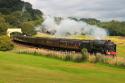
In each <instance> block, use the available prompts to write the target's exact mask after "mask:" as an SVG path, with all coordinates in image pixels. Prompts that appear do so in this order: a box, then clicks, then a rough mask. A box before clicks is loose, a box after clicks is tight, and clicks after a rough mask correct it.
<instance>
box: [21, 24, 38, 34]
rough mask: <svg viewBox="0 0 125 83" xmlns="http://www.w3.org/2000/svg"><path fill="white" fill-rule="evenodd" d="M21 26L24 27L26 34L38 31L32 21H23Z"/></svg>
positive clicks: (23, 30)
mask: <svg viewBox="0 0 125 83" xmlns="http://www.w3.org/2000/svg"><path fill="white" fill-rule="evenodd" d="M21 28H22V32H23V34H26V35H35V34H36V31H35V28H34V25H33V24H32V22H25V23H23V24H22V26H21Z"/></svg>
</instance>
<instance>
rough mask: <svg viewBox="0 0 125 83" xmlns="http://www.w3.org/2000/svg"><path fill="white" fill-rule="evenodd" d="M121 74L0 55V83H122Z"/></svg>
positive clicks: (113, 69)
mask: <svg viewBox="0 0 125 83" xmlns="http://www.w3.org/2000/svg"><path fill="white" fill-rule="evenodd" d="M124 81H125V70H124V69H122V68H117V67H110V66H105V65H102V64H90V63H73V62H65V61H60V60H56V59H50V58H46V57H41V56H33V55H26V54H20V55H19V54H15V53H10V52H8V53H5V52H0V83H83V82H84V83H124Z"/></svg>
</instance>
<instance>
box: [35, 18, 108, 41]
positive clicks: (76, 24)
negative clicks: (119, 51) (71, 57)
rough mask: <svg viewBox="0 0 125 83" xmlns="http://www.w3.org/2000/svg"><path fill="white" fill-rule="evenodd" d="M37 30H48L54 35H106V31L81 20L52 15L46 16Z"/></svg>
mask: <svg viewBox="0 0 125 83" xmlns="http://www.w3.org/2000/svg"><path fill="white" fill-rule="evenodd" d="M37 31H41V32H49V33H50V34H54V35H56V36H67V35H81V34H82V35H86V36H92V37H94V38H95V39H103V38H105V37H106V36H107V35H108V31H107V30H105V29H103V28H100V27H97V26H93V25H89V24H87V23H85V22H83V21H75V20H73V19H70V18H63V19H60V20H55V18H54V17H50V16H47V17H46V18H45V21H44V22H43V23H42V25H41V26H40V27H38V28H37Z"/></svg>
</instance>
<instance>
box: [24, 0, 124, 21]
mask: <svg viewBox="0 0 125 83" xmlns="http://www.w3.org/2000/svg"><path fill="white" fill-rule="evenodd" d="M25 1H28V2H30V3H32V4H33V7H34V8H38V9H40V10H41V11H43V13H44V14H45V15H50V16H66V17H67V16H76V17H84V18H98V19H103V20H112V19H114V20H116V19H117V20H125V0H25Z"/></svg>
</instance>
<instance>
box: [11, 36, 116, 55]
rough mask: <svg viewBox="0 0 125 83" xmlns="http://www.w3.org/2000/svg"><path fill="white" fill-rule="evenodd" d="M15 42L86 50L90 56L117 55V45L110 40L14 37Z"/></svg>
mask: <svg viewBox="0 0 125 83" xmlns="http://www.w3.org/2000/svg"><path fill="white" fill-rule="evenodd" d="M13 40H14V41H16V42H19V43H24V44H29V45H35V46H38V47H49V48H56V49H66V50H72V51H81V49H83V48H85V49H87V50H88V52H89V53H90V54H96V53H101V54H105V55H116V44H115V43H113V42H112V41H110V40H78V39H65V38H43V37H30V36H13Z"/></svg>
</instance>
